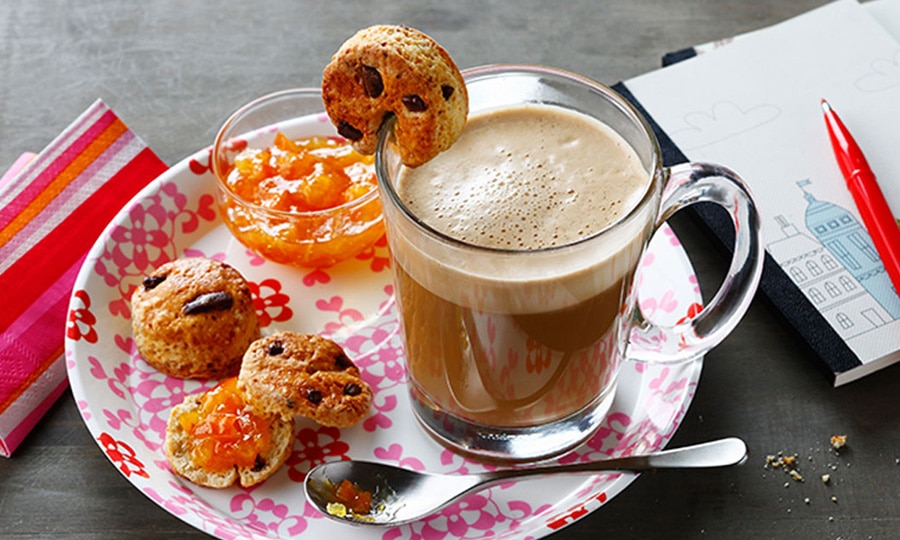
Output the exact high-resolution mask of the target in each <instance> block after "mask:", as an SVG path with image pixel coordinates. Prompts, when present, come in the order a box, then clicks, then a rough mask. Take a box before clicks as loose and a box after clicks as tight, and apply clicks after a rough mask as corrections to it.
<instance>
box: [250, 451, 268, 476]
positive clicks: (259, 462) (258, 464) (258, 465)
mask: <svg viewBox="0 0 900 540" xmlns="http://www.w3.org/2000/svg"><path fill="white" fill-rule="evenodd" d="M265 468H266V460H264V459H263V458H262V456H261V455H259V454H256V461H255V462H254V463H253V468H252V469H250V470H251V471H253V472H259V471H261V470H263V469H265Z"/></svg>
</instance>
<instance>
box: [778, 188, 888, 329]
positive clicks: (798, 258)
mask: <svg viewBox="0 0 900 540" xmlns="http://www.w3.org/2000/svg"><path fill="white" fill-rule="evenodd" d="M810 183H811V182H810V181H809V180H803V181H800V182H797V186H798V187H799V188H800V189H801V190H802V191H803V200H804V201H805V205H806V206H805V210H804V218H805V223H804V225H805V227H804V230H801V229H799V228H798V227H797V226H796V225H795V224H794V223H791V222H790V220H788V219H787V218H785V217H784V216H777V217H776V218H775V221H776V224H777V225H778V229H779V231H780V238H777V239H776V240H774V241H770V242H769V243H768V246H767V249H768V250H769V253H770V254H771V255H772V257H773V258H774V259H775V260H776V261H777V262H778V264H779V265H780V266H781V268H782V269H783V270H784V272H785V273H786V274H787V275H788V276H789V277H790V278H791V280H792V281H793V282H794V283H795V284H796V285H797V286H798V287H799V288H800V290H801V291H803V294H804V295H805V296H806V298H808V299H809V301H810V302H811V303H812V304H813V306H815V307H816V309H818V310H819V312H820V313H821V314H822V315H823V316H824V317H825V319H826V320H828V322H829V323H830V324H831V326H832V327H833V328H834V329H835V331H836V332H837V333H838V335H840V336H841V337H842V338H843V339H845V340H846V339H850V338H853V337H856V336H859V335H861V334H864V333H865V332H868V331H870V330H873V329H875V328H878V327H880V326H883V325H885V324H888V323H891V322H892V321H894V320H896V319H900V297H898V296H897V293H896V292H895V291H894V289H893V285H892V284H891V280H890V277H889V276H888V275H887V272H886V271H885V269H884V265H883V264H882V262H881V258H880V257H879V256H878V252H877V251H876V250H875V245H874V244H873V243H872V239H871V237H870V236H869V233H868V232H867V231H866V229H865V228H864V227H863V226H862V224H861V223H860V222H859V220H858V219H857V218H856V216H854V215H853V214H852V213H851V212H849V211H848V210H847V209H845V208H842V207H840V206H838V205H835V204H833V203H830V202H827V201H820V200H818V199H816V198H815V197H814V196H813V195H812V194H811V193H809V192H808V191H807V190H806V189H805V188H806V186H808V185H810Z"/></svg>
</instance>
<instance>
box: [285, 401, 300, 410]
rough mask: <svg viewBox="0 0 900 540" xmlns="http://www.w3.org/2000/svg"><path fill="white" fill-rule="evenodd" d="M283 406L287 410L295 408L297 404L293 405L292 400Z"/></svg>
mask: <svg viewBox="0 0 900 540" xmlns="http://www.w3.org/2000/svg"><path fill="white" fill-rule="evenodd" d="M285 405H287V408H288V409H293V408H294V407H296V406H297V404H296V403H294V400H293V399H289V400H287V402H285Z"/></svg>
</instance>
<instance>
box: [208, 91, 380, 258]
mask: <svg viewBox="0 0 900 540" xmlns="http://www.w3.org/2000/svg"><path fill="white" fill-rule="evenodd" d="M279 132H280V133H282V134H283V135H284V136H285V137H287V138H288V139H290V140H291V141H296V140H299V139H304V138H308V137H314V136H320V137H327V138H329V139H331V140H339V141H341V142H342V143H346V141H344V140H343V139H342V138H340V137H339V136H338V134H337V131H336V130H335V128H334V126H333V125H332V124H331V122H330V121H329V119H328V116H327V115H326V114H325V112H324V105H323V103H322V95H321V92H320V90H319V89H316V88H297V89H291V90H283V91H280V92H275V93H273V94H268V95H265V96H262V97H260V98H258V99H256V100H254V101H252V102H250V103H248V104H246V105H244V106H243V107H241V108H240V109H238V110H237V111H236V112H235V113H234V114H232V115H231V117H230V118H228V120H227V121H226V122H225V124H224V125H223V126H222V128H221V129H220V130H219V133H218V135H217V136H216V140H215V143H214V144H213V148H212V159H211V162H212V170H213V173H214V175H215V177H216V202H217V204H218V207H219V211H220V214H221V216H222V220H223V221H224V222H225V225H226V226H227V227H228V229H229V230H230V231H231V233H232V234H233V235H234V237H235V238H237V240H238V241H240V242H241V243H242V244H243V245H245V246H246V247H248V248H250V249H251V250H253V251H254V252H256V253H258V254H260V255H262V256H263V257H265V258H266V259H269V260H271V261H274V262H277V263H282V264H288V265H292V266H299V267H325V266H331V265H334V264H336V263H338V262H340V261H343V260H345V259H349V258H351V257H354V256H355V255H357V254H359V253H360V252H362V251H364V250H366V249H367V248H369V247H371V246H372V245H373V244H374V243H375V242H376V241H378V239H379V238H381V236H382V235H383V234H384V224H383V222H382V217H381V201H380V199H379V198H378V190H377V188H376V186H375V185H374V184H373V185H372V188H371V190H370V191H368V192H366V193H365V194H363V195H361V196H360V197H359V198H356V199H354V200H349V201H347V202H342V203H340V204H337V205H336V206H332V207H329V208H323V209H309V210H307V209H304V210H279V209H276V208H270V207H268V206H265V205H264V204H262V203H261V202H260V201H251V200H247V199H246V198H244V197H242V196H241V195H240V194H238V193H236V192H235V190H234V189H232V188H231V187H230V185H229V182H228V176H229V174H230V173H231V172H232V169H234V167H235V158H236V157H237V158H239V159H240V156H242V155H243V156H246V155H247V154H246V151H248V150H250V151H253V149H265V148H270V147H272V145H273V144H274V143H275V138H276V135H277V134H278V133H279ZM242 152H245V153H244V154H242ZM372 170H373V175H374V167H373V168H372ZM277 181H278V182H282V180H281V178H280V177H279V178H278V179H277ZM373 182H374V180H373ZM282 184H283V182H282ZM292 189H293V188H292Z"/></svg>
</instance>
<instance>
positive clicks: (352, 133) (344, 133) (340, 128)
mask: <svg viewBox="0 0 900 540" xmlns="http://www.w3.org/2000/svg"><path fill="white" fill-rule="evenodd" d="M337 132H338V133H339V134H340V135H341V137H345V138H347V139H350V140H351V141H358V140H360V139H362V138H363V133H362V131H360V130H358V129H356V128H355V127H353V126H351V125H350V124H348V123H347V122H346V121H344V120H341V121H340V122H338V125H337Z"/></svg>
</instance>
